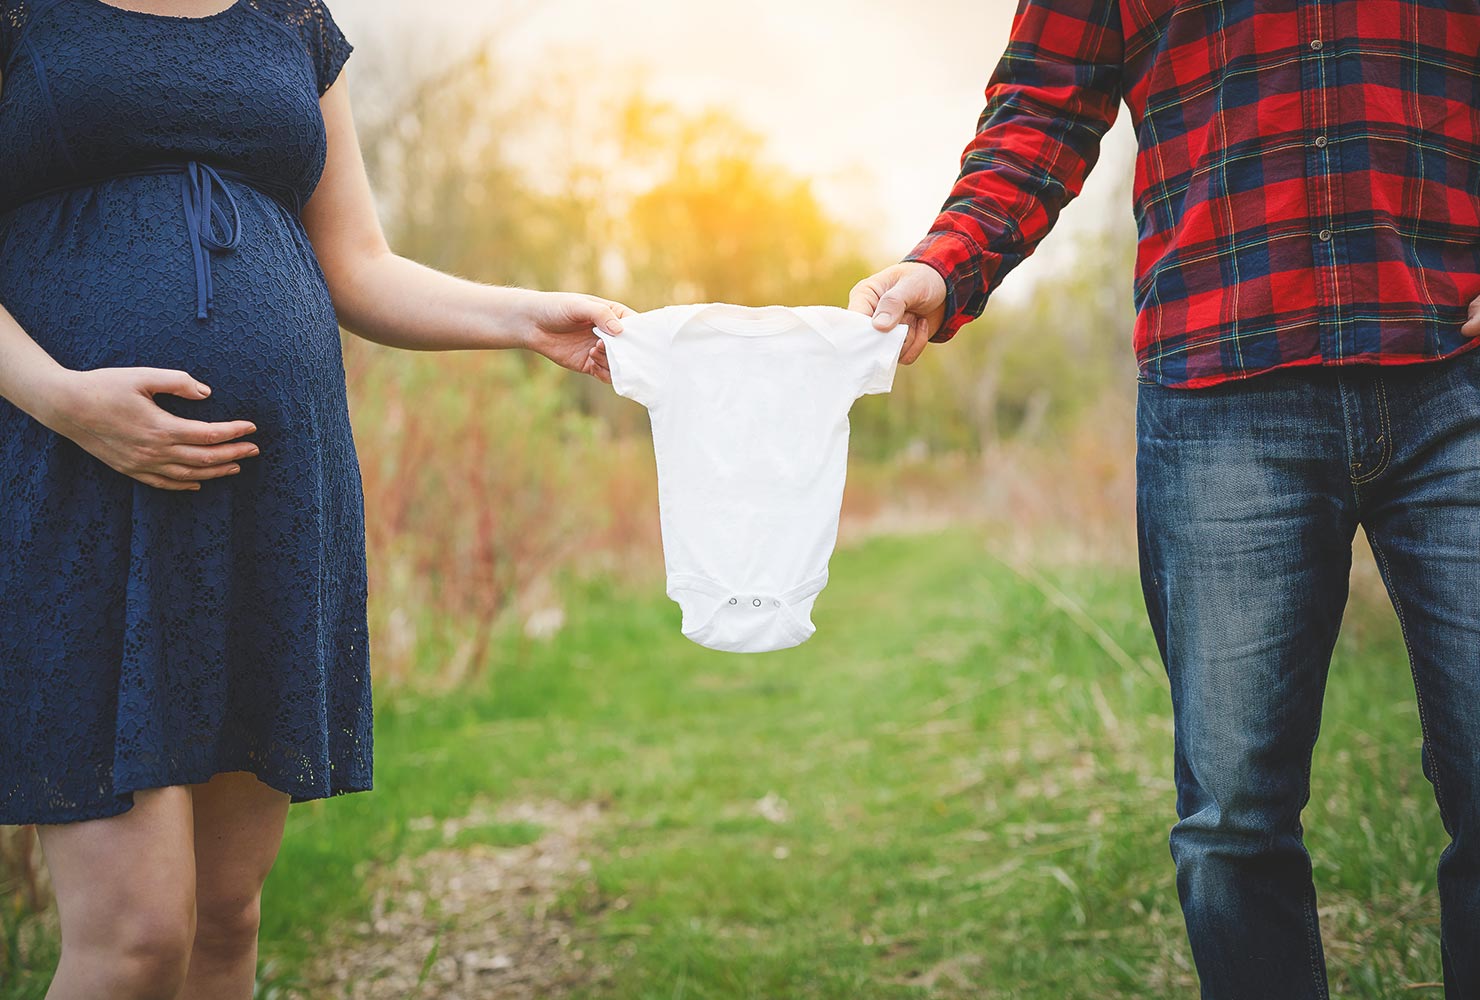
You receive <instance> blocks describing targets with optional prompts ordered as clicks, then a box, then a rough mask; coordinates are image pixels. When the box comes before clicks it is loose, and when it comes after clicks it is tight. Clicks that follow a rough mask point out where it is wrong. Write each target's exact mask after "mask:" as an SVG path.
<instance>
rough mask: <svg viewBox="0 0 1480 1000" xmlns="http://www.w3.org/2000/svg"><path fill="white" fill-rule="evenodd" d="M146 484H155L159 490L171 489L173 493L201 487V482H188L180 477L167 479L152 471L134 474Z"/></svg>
mask: <svg viewBox="0 0 1480 1000" xmlns="http://www.w3.org/2000/svg"><path fill="white" fill-rule="evenodd" d="M134 478H135V479H137V480H138V481H139V482H141V483H143V484H144V485H145V486H153V487H154V488H155V489H157V490H169V491H170V492H172V493H188V492H190V491H193V490H198V489H200V483H186V482H182V481H180V480H178V479H166V478H165V477H164V476H160V475H156V474H154V473H152V472H140V473H138V474H136V475H135V476H134Z"/></svg>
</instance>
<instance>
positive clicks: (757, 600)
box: [751, 597, 761, 607]
mask: <svg viewBox="0 0 1480 1000" xmlns="http://www.w3.org/2000/svg"><path fill="white" fill-rule="evenodd" d="M751 603H752V604H754V605H755V606H756V607H760V606H761V599H760V598H759V597H757V598H756V599H755V600H754V601H752V602H751Z"/></svg>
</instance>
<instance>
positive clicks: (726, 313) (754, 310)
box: [692, 303, 812, 337]
mask: <svg viewBox="0 0 1480 1000" xmlns="http://www.w3.org/2000/svg"><path fill="white" fill-rule="evenodd" d="M692 318H693V319H694V320H700V319H702V320H703V321H704V322H706V323H708V324H709V325H710V326H712V327H714V328H715V329H716V330H719V331H720V332H721V333H731V334H734V335H735V336H737V337H771V336H775V335H776V334H778V333H786V332H787V331H788V330H794V329H796V328H797V327H798V326H799V325H801V326H811V325H812V324H810V323H808V322H807V321H806V319H805V318H804V317H802V316H799V315H798V314H797V312H796V311H795V310H793V309H790V308H788V307H786V306H759V307H757V306H732V305H727V304H725V303H715V304H713V305H708V306H705V307H704V308H702V309H700V310H699V311H698V312H697V313H695V314H694V316H693V317H692Z"/></svg>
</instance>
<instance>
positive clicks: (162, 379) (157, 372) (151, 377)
mask: <svg viewBox="0 0 1480 1000" xmlns="http://www.w3.org/2000/svg"><path fill="white" fill-rule="evenodd" d="M134 373H135V374H136V375H137V376H138V383H137V384H138V387H139V391H140V392H144V393H148V394H149V395H151V396H152V395H154V394H155V393H160V392H163V393H168V394H169V395H171V396H182V397H184V398H185V399H205V398H206V397H207V396H209V395H210V394H211V387H210V386H208V385H206V384H205V383H204V382H201V381H200V380H198V379H195V378H192V377H191V376H190V374H189V373H187V372H182V371H176V370H174V369H171V368H136V369H134Z"/></svg>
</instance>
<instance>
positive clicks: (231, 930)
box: [194, 887, 262, 958]
mask: <svg viewBox="0 0 1480 1000" xmlns="http://www.w3.org/2000/svg"><path fill="white" fill-rule="evenodd" d="M261 924H262V893H261V890H260V889H253V888H250V887H248V888H244V889H241V890H238V891H231V892H219V893H204V894H202V896H201V897H200V899H199V901H198V903H197V908H196V928H195V943H194V947H195V951H196V952H199V953H203V954H206V955H214V956H220V957H226V958H231V957H236V956H239V955H241V954H243V953H245V952H248V951H250V950H252V949H253V948H255V947H256V946H257V931H258V929H259V928H260V927H261Z"/></svg>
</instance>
